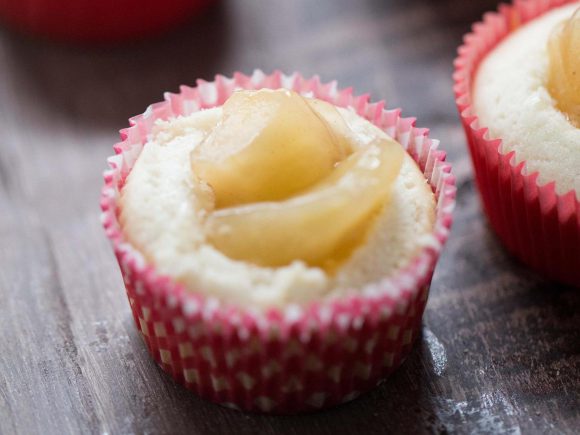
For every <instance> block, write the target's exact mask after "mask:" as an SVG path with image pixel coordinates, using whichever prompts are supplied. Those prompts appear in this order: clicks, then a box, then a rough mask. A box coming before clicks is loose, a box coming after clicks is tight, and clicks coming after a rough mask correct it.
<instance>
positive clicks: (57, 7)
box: [0, 0, 212, 43]
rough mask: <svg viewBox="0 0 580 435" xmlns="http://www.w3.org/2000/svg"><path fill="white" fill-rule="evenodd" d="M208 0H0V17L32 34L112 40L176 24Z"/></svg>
mask: <svg viewBox="0 0 580 435" xmlns="http://www.w3.org/2000/svg"><path fill="white" fill-rule="evenodd" d="M211 1H212V0H169V1H164V2H160V1H157V0H146V1H143V0H98V1H94V0H0V19H1V20H2V21H3V22H5V23H7V24H8V25H10V26H11V27H13V28H15V29H18V30H20V31H23V32H26V33H31V34H34V35H38V36H42V37H47V38H51V39H59V40H66V41H74V42H91V43H102V42H116V41H122V40H128V39H134V38H140V37H144V36H149V35H152V34H155V33H158V32H161V31H163V30H166V29H169V28H170V27H171V26H174V25H177V24H179V23H181V22H183V21H184V20H186V19H187V18H188V17H190V16H191V15H192V14H194V13H196V12H198V11H201V10H202V9H203V8H205V7H206V6H207V5H209V4H210V3H211Z"/></svg>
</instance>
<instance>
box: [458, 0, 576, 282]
mask: <svg viewBox="0 0 580 435" xmlns="http://www.w3.org/2000/svg"><path fill="white" fill-rule="evenodd" d="M566 3H573V2H572V1H563V0H521V1H515V2H514V3H513V5H501V6H500V8H499V10H498V12H495V13H488V14H486V15H485V16H484V19H483V21H482V22H480V23H477V24H475V25H474V26H473V29H472V33H469V34H468V35H466V36H465V38H464V44H463V45H462V46H461V47H460V48H459V50H458V57H457V59H455V72H454V76H453V78H454V82H455V86H454V91H455V98H456V103H457V108H458V110H459V114H460V116H461V121H462V123H463V128H464V130H465V133H466V136H467V142H468V144H469V150H470V153H471V158H472V161H473V166H474V168H475V174H476V180H477V185H478V187H479V191H480V193H481V197H482V199H483V205H484V208H485V211H486V214H487V216H488V218H489V221H490V222H491V225H492V226H493V228H494V229H495V231H496V233H497V234H498V236H499V238H500V239H501V240H502V242H503V243H504V245H505V246H506V248H507V249H508V250H509V251H510V252H511V253H513V254H514V255H516V256H517V257H518V258H519V259H520V260H522V261H523V262H524V263H525V264H527V265H528V266H530V267H532V268H533V269H535V270H537V271H539V272H540V273H542V274H544V275H545V276H547V277H549V278H552V279H554V280H557V281H561V282H563V283H567V284H572V285H575V286H578V287H580V202H579V200H578V198H577V196H576V194H575V192H574V191H570V192H568V193H566V194H564V195H559V194H557V193H556V191H555V183H554V182H552V183H548V184H545V185H539V184H538V182H537V178H538V173H537V172H534V173H527V171H526V168H525V162H521V163H519V164H516V163H515V162H516V159H515V152H514V151H511V152H506V153H504V152H502V151H501V147H500V145H501V138H490V137H489V135H488V133H487V128H486V126H483V125H480V124H479V122H478V118H477V114H475V113H474V111H473V109H472V95H471V92H472V89H471V86H472V82H473V80H474V78H475V73H476V71H477V68H478V66H479V63H480V62H481V61H482V59H483V58H484V57H485V56H486V55H487V54H488V53H489V52H490V51H491V50H493V49H494V48H495V47H496V46H497V45H498V44H499V43H500V42H501V41H502V40H503V39H504V38H505V37H506V36H507V35H509V34H510V33H511V32H513V31H514V30H516V29H517V28H518V27H520V26H522V25H523V24H525V23H526V22H528V21H530V20H532V19H534V18H536V17H538V16H540V15H542V14H543V13H545V12H546V11H548V10H550V9H553V8H555V7H558V6H562V5H564V4H566ZM579 171H580V168H579Z"/></svg>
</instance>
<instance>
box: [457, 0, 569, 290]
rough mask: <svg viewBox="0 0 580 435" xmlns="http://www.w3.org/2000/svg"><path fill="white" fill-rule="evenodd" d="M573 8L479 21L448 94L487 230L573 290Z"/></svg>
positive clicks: (521, 9)
mask: <svg viewBox="0 0 580 435" xmlns="http://www.w3.org/2000/svg"><path fill="white" fill-rule="evenodd" d="M579 8H580V2H578V1H573V2H565V1H535V0H529V1H516V2H515V3H514V4H513V5H512V6H505V5H504V6H502V7H501V8H500V9H499V12H498V13H493V14H487V15H486V16H485V18H484V21H483V23H478V24H476V25H475V26H474V27H473V33H471V34H469V35H467V36H466V37H465V44H464V45H463V46H462V47H461V48H460V49H459V57H458V58H457V59H456V62H455V66H456V69H455V75H454V79H455V94H456V99H457V100H456V101H457V106H458V110H459V113H460V115H461V119H462V122H463V126H464V129H465V132H466V135H467V139H468V143H469V148H470V152H471V156H472V159H473V164H474V167H475V172H476V179H477V184H478V187H479V190H480V192H481V196H482V198H483V203H484V207H485V211H486V213H487V215H488V217H489V220H490V222H491V224H492V226H493V228H494V229H495V231H496V232H497V234H498V235H499V237H500V239H501V240H502V241H503V243H504V244H505V245H506V247H507V248H508V250H509V251H510V252H512V253H513V254H515V255H516V256H517V257H519V258H520V259H521V260H522V261H523V262H524V263H526V264H527V265H529V266H530V267H532V268H534V269H536V270H537V271H539V272H541V273H542V274H544V275H545V276H547V277H549V278H552V279H554V280H557V281H560V282H563V283H567V284H571V285H575V286H580V202H579V199H578V198H580V13H579V12H577V13H576V15H574V13H575V11H577V10H578V9H579Z"/></svg>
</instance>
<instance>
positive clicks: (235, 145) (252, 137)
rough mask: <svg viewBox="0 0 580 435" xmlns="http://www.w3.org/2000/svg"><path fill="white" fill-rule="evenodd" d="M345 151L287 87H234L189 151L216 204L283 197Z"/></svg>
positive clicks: (319, 173)
mask: <svg viewBox="0 0 580 435" xmlns="http://www.w3.org/2000/svg"><path fill="white" fill-rule="evenodd" d="M349 152H350V151H349V150H348V149H346V147H345V144H344V141H341V140H338V139H337V137H336V136H335V135H334V134H333V133H332V130H331V128H330V126H329V125H328V124H327V122H326V121H325V120H324V118H323V117H322V116H320V115H319V114H318V113H316V112H315V111H314V110H313V109H312V107H311V106H310V105H309V104H308V103H307V102H306V100H305V99H304V98H303V97H301V96H300V95H298V94H297V93H295V92H292V91H288V90H266V89H263V90H259V91H238V92H235V93H234V94H233V95H232V96H231V97H230V98H229V99H228V100H227V101H226V103H225V104H224V106H223V118H222V120H221V122H220V123H219V124H218V125H217V126H216V127H215V129H214V130H213V131H212V132H211V133H210V134H209V135H208V137H207V138H206V139H205V140H204V141H203V142H202V143H201V144H200V145H199V146H198V147H197V148H196V149H195V150H194V151H193V153H192V156H191V162H192V167H193V171H194V173H195V174H196V176H197V177H198V178H199V179H201V180H203V181H205V182H207V184H209V185H210V186H211V187H212V188H213V190H214V193H215V198H216V204H215V205H216V208H218V209H219V208H223V207H230V206H233V205H238V204H245V203H252V202H261V201H276V200H280V199H286V198H288V197H290V196H292V195H294V194H296V193H297V192H300V191H302V190H304V189H306V188H308V187H310V186H312V185H313V184H314V183H316V182H317V181H319V180H320V179H322V178H324V177H325V176H327V175H328V174H330V172H331V171H332V170H333V168H334V166H335V165H336V163H337V162H340V161H341V160H343V159H344V158H345V157H346V155H348V153H349Z"/></svg>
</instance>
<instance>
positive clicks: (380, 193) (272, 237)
mask: <svg viewBox="0 0 580 435" xmlns="http://www.w3.org/2000/svg"><path fill="white" fill-rule="evenodd" d="M403 155H404V150H403V148H402V147H401V146H400V145H399V144H398V143H397V142H395V141H392V140H387V139H380V140H375V141H374V142H373V143H371V144H370V145H369V146H367V147H365V148H364V149H361V150H359V151H357V152H355V153H353V154H351V155H350V156H349V157H348V158H347V159H345V160H344V161H343V162H342V163H340V164H339V165H338V166H337V168H336V169H335V170H334V171H333V172H332V173H331V174H330V175H329V176H328V177H326V178H325V179H324V180H323V181H321V182H320V183H318V184H317V185H316V186H314V187H312V188H311V189H309V190H307V191H306V192H304V193H303V194H302V195H299V196H296V197H293V198H290V199H287V200H285V201H280V202H262V203H255V204H249V205H245V206H237V207H231V208H226V209H222V210H217V211H215V212H213V213H210V214H209V215H208V220H207V225H208V231H207V232H206V234H207V235H208V240H209V242H210V243H212V244H213V245H214V246H215V247H216V248H217V249H219V250H220V251H222V252H223V253H224V254H226V255H228V256H229V257H231V258H234V259H238V260H244V261H248V262H251V263H255V264H257V265H260V266H271V267H275V266H283V265H287V264H290V263H291V262H292V261H294V260H302V261H304V262H306V263H307V264H309V265H312V266H320V267H323V268H325V269H332V267H333V265H335V264H336V263H338V262H340V261H341V260H342V259H344V258H345V257H346V256H348V255H349V254H350V253H351V251H352V249H353V248H354V247H355V246H356V245H357V244H358V243H359V242H360V241H361V239H362V238H364V236H365V234H366V231H365V230H366V228H368V227H369V225H367V224H368V223H369V220H370V219H371V218H372V217H373V215H374V214H376V213H377V211H378V210H380V208H381V207H382V206H383V205H384V204H385V202H386V201H387V200H388V197H389V192H390V189H391V185H392V183H393V181H394V180H395V178H396V176H397V174H398V173H399V170H400V167H401V164H402V161H403Z"/></svg>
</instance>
